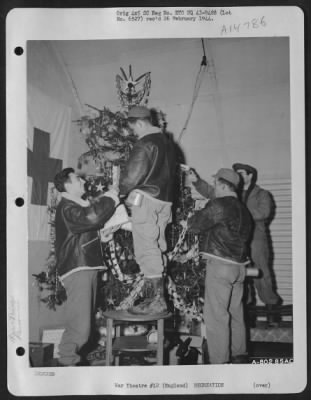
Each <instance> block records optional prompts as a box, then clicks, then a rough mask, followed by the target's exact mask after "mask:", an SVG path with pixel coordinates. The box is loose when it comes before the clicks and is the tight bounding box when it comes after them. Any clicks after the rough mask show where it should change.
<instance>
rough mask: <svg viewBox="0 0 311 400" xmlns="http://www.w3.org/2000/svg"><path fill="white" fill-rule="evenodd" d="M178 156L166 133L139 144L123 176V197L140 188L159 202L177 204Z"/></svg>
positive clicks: (150, 136)
mask: <svg viewBox="0 0 311 400" xmlns="http://www.w3.org/2000/svg"><path fill="white" fill-rule="evenodd" d="M175 172H176V154H175V145H174V143H173V141H172V140H171V139H170V138H169V137H168V136H167V135H166V134H164V133H161V132H158V133H151V134H148V135H146V136H144V137H142V138H141V139H140V140H138V142H136V143H135V145H134V147H133V149H132V151H131V153H130V157H129V159H128V161H127V163H126V165H125V167H124V169H123V170H122V172H121V175H120V185H119V188H120V195H128V194H129V193H130V192H131V191H132V190H134V189H140V190H142V191H143V192H146V193H148V194H149V195H151V196H152V197H155V198H157V199H159V200H163V201H168V202H171V201H173V194H174V179H175Z"/></svg>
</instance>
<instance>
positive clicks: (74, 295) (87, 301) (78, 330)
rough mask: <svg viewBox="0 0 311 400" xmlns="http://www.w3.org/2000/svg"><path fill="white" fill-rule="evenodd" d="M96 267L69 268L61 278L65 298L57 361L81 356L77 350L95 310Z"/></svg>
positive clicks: (71, 360) (70, 361)
mask: <svg viewBox="0 0 311 400" xmlns="http://www.w3.org/2000/svg"><path fill="white" fill-rule="evenodd" d="M97 272H98V271H97V270H84V271H77V272H73V273H72V274H71V275H69V276H67V277H65V278H64V279H63V281H62V282H63V285H64V287H65V289H66V294H67V300H66V302H65V303H64V307H65V331H64V333H63V336H62V339H61V342H60V345H59V362H60V363H61V364H64V365H75V364H77V363H78V362H79V361H80V359H81V357H80V355H79V351H80V350H81V348H82V346H83V345H85V344H86V343H87V342H88V340H89V337H90V332H91V320H92V316H93V314H94V313H93V311H95V301H96V288H97Z"/></svg>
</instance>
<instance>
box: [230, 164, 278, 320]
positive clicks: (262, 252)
mask: <svg viewBox="0 0 311 400" xmlns="http://www.w3.org/2000/svg"><path fill="white" fill-rule="evenodd" d="M232 168H233V169H234V170H235V171H236V172H238V173H239V175H240V176H241V178H242V183H243V191H242V201H243V202H244V203H245V204H246V206H247V208H248V209H249V211H250V213H251V215H252V217H253V220H254V223H255V227H254V233H253V237H252V241H251V258H252V261H253V263H254V266H255V267H256V268H258V269H260V270H261V276H260V277H259V278H256V279H254V285H255V288H256V290H257V293H258V296H259V298H260V300H261V301H262V302H263V303H264V304H265V305H266V307H267V312H268V313H267V315H268V323H269V324H271V325H273V324H274V323H276V318H275V315H274V314H273V313H271V312H272V311H273V310H274V309H275V307H276V306H277V305H279V304H280V303H281V298H280V297H279V295H278V294H277V293H276V291H275V289H274V287H273V281H272V276H271V270H270V265H269V263H270V258H271V254H270V248H269V242H268V232H267V225H268V223H269V220H270V219H271V216H272V213H273V201H272V198H271V195H270V193H269V192H268V191H267V190H264V189H262V188H261V187H260V186H258V185H256V181H257V170H256V169H255V168H254V167H252V166H251V165H247V164H241V163H236V164H233V166H232Z"/></svg>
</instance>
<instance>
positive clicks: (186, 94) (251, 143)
mask: <svg viewBox="0 0 311 400" xmlns="http://www.w3.org/2000/svg"><path fill="white" fill-rule="evenodd" d="M56 46H57V48H58V49H59V51H60V53H61V54H62V55H63V57H64V58H66V60H67V63H68V66H69V68H70V70H71V73H72V76H73V79H74V81H75V83H76V85H77V88H78V91H79V93H80V95H81V97H82V98H83V102H84V103H89V104H91V105H94V106H96V107H98V108H102V107H103V106H108V107H110V108H112V109H119V108H120V104H119V100H118V98H117V91H116V83H115V76H116V74H120V67H122V68H123V69H124V70H125V72H126V73H128V66H129V65H130V64H131V65H132V68H133V77H134V79H135V78H137V77H139V76H140V75H141V74H143V73H145V72H147V71H151V80H152V85H151V95H150V103H149V104H150V106H156V107H160V108H161V109H162V110H163V111H164V112H165V113H166V114H167V119H168V122H169V126H168V128H169V129H170V130H171V131H172V132H173V133H174V134H175V137H176V138H177V137H178V136H179V134H180V132H181V130H182V128H183V125H184V123H185V121H186V117H187V113H188V110H189V106H190V104H191V99H192V94H193V89H194V85H195V79H196V76H197V73H198V71H199V67H200V63H201V60H202V55H203V51H202V43H201V39H200V38H198V39H163V40H162V39H159V40H121V41H118V40H115V41H92V42H83V41H77V42H66V41H65V42H57V43H56ZM205 50H206V53H207V56H208V61H209V64H210V66H209V70H208V72H207V73H205V77H204V79H203V81H202V85H201V89H200V92H199V95H198V98H197V101H196V104H195V106H194V110H193V114H192V117H191V119H190V123H189V125H188V129H187V132H186V133H185V134H184V136H183V138H182V141H181V146H182V148H183V150H184V153H185V155H186V158H187V162H188V164H190V165H192V166H194V167H195V168H197V170H198V171H199V172H200V173H201V174H202V176H203V177H204V178H209V177H210V175H211V174H212V173H213V172H214V171H215V170H216V169H218V168H219V167H222V166H231V164H232V163H233V162H236V161H240V162H249V163H251V164H253V165H255V166H256V167H257V168H258V170H259V176H260V177H261V178H264V179H269V178H271V177H273V178H277V177H279V178H289V177H290V98H289V41H288V38H273V37H272V38H245V39H244V38H236V39H234V38H230V39H208V40H206V39H205ZM276 154H277V157H276Z"/></svg>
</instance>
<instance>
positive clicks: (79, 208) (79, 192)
mask: <svg viewBox="0 0 311 400" xmlns="http://www.w3.org/2000/svg"><path fill="white" fill-rule="evenodd" d="M84 183H85V182H84V180H83V179H81V178H80V177H79V176H77V175H76V174H75V171H74V169H73V168H65V169H63V170H62V171H61V172H59V173H58V174H57V175H56V176H55V178H54V184H55V187H56V189H57V190H58V191H59V192H60V193H61V195H62V199H61V201H60V202H59V204H58V206H57V209H56V216H55V237H56V239H55V252H56V262H57V271H58V274H59V277H60V280H61V282H62V283H63V285H64V287H65V289H66V294H67V300H66V301H65V303H64V307H65V322H64V324H65V331H64V333H63V336H62V339H61V342H60V345H59V355H60V357H59V366H76V365H85V360H83V359H82V358H81V349H82V347H83V346H84V345H85V344H86V343H87V342H88V340H89V336H90V332H91V320H92V315H93V314H92V311H94V312H95V310H94V307H95V298H96V288H97V273H98V270H100V269H103V259H102V254H101V244H100V238H99V233H98V230H99V229H101V228H102V227H103V226H104V225H105V223H106V222H107V221H108V220H109V219H110V218H111V217H112V215H113V214H114V212H115V208H116V206H117V205H118V204H119V199H118V196H117V192H116V191H115V190H109V191H107V192H106V193H103V194H101V195H99V196H98V197H96V198H94V199H93V200H91V201H88V200H84V199H83V198H82V196H83V194H84V193H85V189H84Z"/></svg>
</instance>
